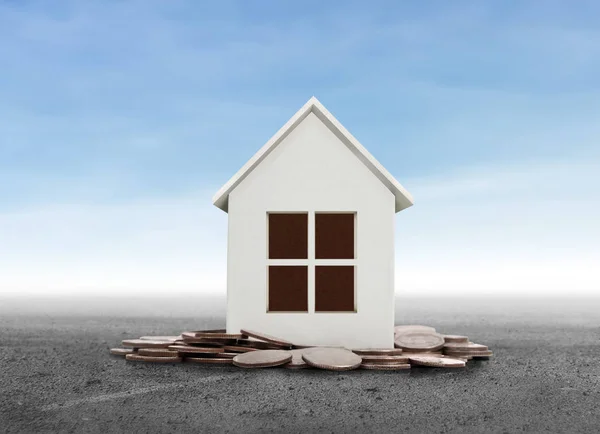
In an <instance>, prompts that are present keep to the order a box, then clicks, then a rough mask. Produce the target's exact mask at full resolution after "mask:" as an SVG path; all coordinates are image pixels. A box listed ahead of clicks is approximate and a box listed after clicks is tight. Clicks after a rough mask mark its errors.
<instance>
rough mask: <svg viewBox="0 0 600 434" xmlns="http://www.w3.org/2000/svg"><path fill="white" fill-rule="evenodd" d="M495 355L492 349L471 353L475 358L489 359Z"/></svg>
mask: <svg viewBox="0 0 600 434" xmlns="http://www.w3.org/2000/svg"><path fill="white" fill-rule="evenodd" d="M493 355H494V354H493V353H492V352H491V351H482V352H481V353H471V355H470V357H471V358H473V359H489V358H490V357H492V356H493Z"/></svg>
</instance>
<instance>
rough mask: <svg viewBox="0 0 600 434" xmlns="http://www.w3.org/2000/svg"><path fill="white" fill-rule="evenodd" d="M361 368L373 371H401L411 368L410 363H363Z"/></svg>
mask: <svg viewBox="0 0 600 434" xmlns="http://www.w3.org/2000/svg"><path fill="white" fill-rule="evenodd" d="M360 369H371V370H373V371H401V370H405V369H410V364H409V363H386V364H381V363H363V364H361V365H360Z"/></svg>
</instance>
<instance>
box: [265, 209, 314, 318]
mask: <svg viewBox="0 0 600 434" xmlns="http://www.w3.org/2000/svg"><path fill="white" fill-rule="evenodd" d="M267 217H268V219H267V228H268V230H267V233H268V236H269V239H268V263H269V265H268V274H267V293H268V299H267V312H308V213H286V214H283V213H268V214H267ZM298 259H303V260H304V264H300V265H298V264H294V263H290V261H293V260H298Z"/></svg>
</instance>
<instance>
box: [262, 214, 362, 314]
mask: <svg viewBox="0 0 600 434" xmlns="http://www.w3.org/2000/svg"><path fill="white" fill-rule="evenodd" d="M269 214H307V215H308V230H307V236H308V258H307V259H270V258H269V235H270V234H269ZM316 214H353V215H354V258H353V259H316V258H315V256H316V248H315V246H316V233H315V232H316V226H315V224H316V221H315V220H316V218H315V216H316ZM266 230H267V231H266V237H265V238H266V239H265V242H266V255H265V256H266V258H265V261H266V266H265V279H266V280H265V281H266V285H265V308H266V313H267V314H270V315H277V314H285V315H287V314H338V315H339V314H353V313H358V300H357V296H358V294H357V286H358V279H357V278H358V270H357V268H358V256H359V255H358V242H357V241H358V212H357V211H351V210H348V211H330V210H311V211H267V212H266ZM298 265H300V266H307V267H308V275H307V279H308V282H307V291H308V311H289V312H288V311H285V312H284V311H269V267H270V266H298ZM319 265H329V266H352V267H353V268H354V288H353V289H354V292H353V296H354V310H348V311H317V310H315V298H316V280H315V269H316V267H317V266H319Z"/></svg>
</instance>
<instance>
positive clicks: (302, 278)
mask: <svg viewBox="0 0 600 434" xmlns="http://www.w3.org/2000/svg"><path fill="white" fill-rule="evenodd" d="M268 311H269V312H307V311H308V267H307V266H306V265H302V266H297V265H289V266H287V265H271V266H269V308H268Z"/></svg>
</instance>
